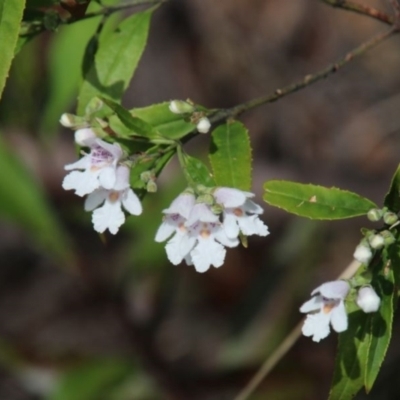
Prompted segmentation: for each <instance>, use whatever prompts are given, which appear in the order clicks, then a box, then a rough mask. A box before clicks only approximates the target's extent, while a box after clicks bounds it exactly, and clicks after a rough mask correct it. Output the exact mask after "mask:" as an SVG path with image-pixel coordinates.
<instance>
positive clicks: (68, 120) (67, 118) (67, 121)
mask: <svg viewBox="0 0 400 400" xmlns="http://www.w3.org/2000/svg"><path fill="white" fill-rule="evenodd" d="M60 124H61V125H62V126H65V127H66V128H72V127H73V126H75V116H74V115H72V114H68V113H64V114H63V115H61V118H60Z"/></svg>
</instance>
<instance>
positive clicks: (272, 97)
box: [210, 27, 398, 123]
mask: <svg viewBox="0 0 400 400" xmlns="http://www.w3.org/2000/svg"><path fill="white" fill-rule="evenodd" d="M397 32H398V31H397V28H396V27H393V28H391V29H389V30H387V31H385V32H382V33H380V34H378V35H376V36H374V37H373V38H371V39H370V40H368V41H366V42H364V43H362V44H361V45H359V46H358V47H356V48H355V49H353V50H352V51H350V52H348V53H347V54H346V55H345V56H344V57H342V58H341V59H339V60H337V61H336V62H334V63H333V64H329V65H328V66H327V67H325V68H324V69H322V70H321V71H319V72H316V73H314V74H309V75H306V76H305V77H304V78H303V79H302V80H300V81H298V82H296V83H292V84H291V85H288V86H286V87H284V88H282V89H276V90H275V91H274V92H273V93H272V94H269V95H267V96H262V97H259V98H257V99H253V100H250V101H248V102H245V103H242V104H239V105H237V106H235V107H232V108H228V109H222V110H218V111H216V113H215V114H214V115H212V117H211V118H210V121H211V122H212V123H217V122H221V121H223V120H225V119H227V118H233V117H237V116H238V115H240V114H241V113H243V112H244V111H248V110H250V109H252V108H256V107H258V106H261V105H263V104H267V103H272V102H274V101H277V100H279V99H281V98H282V97H284V96H287V95H288V94H291V93H294V92H297V91H298V90H300V89H303V88H305V87H306V86H310V85H312V84H313V83H315V82H318V81H320V80H322V79H324V78H326V77H327V76H329V75H332V74H334V73H335V72H337V71H339V69H341V68H342V67H344V66H345V65H347V64H348V63H349V62H350V61H352V60H353V59H354V58H356V57H358V56H360V55H362V54H364V53H366V52H367V51H368V50H370V49H372V48H373V47H375V46H376V45H378V44H379V43H381V42H383V41H384V40H385V39H387V38H388V37H390V36H392V35H394V34H395V33H397Z"/></svg>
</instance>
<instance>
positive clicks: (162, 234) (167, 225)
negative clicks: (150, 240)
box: [154, 218, 176, 242]
mask: <svg viewBox="0 0 400 400" xmlns="http://www.w3.org/2000/svg"><path fill="white" fill-rule="evenodd" d="M175 231H176V226H175V225H174V224H172V223H171V222H170V220H168V219H167V218H166V219H165V220H164V221H163V222H162V223H161V225H160V227H159V228H158V230H157V233H156V237H155V238H154V240H155V241H156V242H163V241H164V240H167V239H168V238H169V237H170V236H171V235H172V234H173V233H174V232H175Z"/></svg>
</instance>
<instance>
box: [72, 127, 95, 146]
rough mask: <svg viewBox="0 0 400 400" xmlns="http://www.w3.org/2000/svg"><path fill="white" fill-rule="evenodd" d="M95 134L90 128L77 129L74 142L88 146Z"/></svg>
mask: <svg viewBox="0 0 400 400" xmlns="http://www.w3.org/2000/svg"><path fill="white" fill-rule="evenodd" d="M96 137H97V136H96V134H95V133H94V132H93V130H92V129H91V128H83V129H78V130H77V131H76V132H75V143H76V144H78V145H79V146H89V145H90V142H91V141H92V140H93V139H96Z"/></svg>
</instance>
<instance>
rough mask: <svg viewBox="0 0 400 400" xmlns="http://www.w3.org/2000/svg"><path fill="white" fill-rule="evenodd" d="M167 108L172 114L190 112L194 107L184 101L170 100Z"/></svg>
mask: <svg viewBox="0 0 400 400" xmlns="http://www.w3.org/2000/svg"><path fill="white" fill-rule="evenodd" d="M169 110H170V111H171V112H173V113H174V114H186V113H192V112H193V111H194V107H193V106H192V105H191V104H189V103H188V102H186V101H182V100H172V101H171V102H170V103H169Z"/></svg>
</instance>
